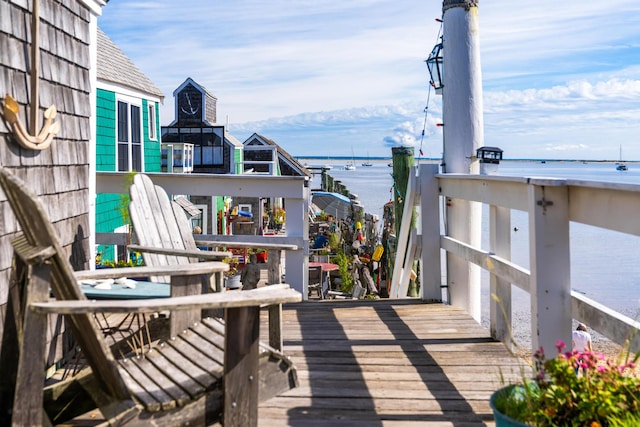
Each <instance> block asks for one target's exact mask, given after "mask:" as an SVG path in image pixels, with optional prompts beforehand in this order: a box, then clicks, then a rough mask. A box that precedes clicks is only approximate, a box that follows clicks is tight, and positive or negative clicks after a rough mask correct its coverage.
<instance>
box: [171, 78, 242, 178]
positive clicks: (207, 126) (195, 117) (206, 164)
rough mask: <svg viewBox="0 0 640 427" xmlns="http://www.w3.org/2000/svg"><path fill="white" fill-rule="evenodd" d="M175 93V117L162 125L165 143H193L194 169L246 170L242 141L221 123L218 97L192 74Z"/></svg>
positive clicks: (231, 171) (229, 171)
mask: <svg viewBox="0 0 640 427" xmlns="http://www.w3.org/2000/svg"><path fill="white" fill-rule="evenodd" d="M173 96H174V98H175V103H174V104H175V105H174V108H175V120H174V121H173V122H171V124H170V125H169V126H163V127H162V130H161V133H162V143H163V144H173V145H174V147H175V146H176V144H192V145H193V167H192V171H193V172H194V173H217V174H229V173H230V174H238V173H242V169H241V165H242V161H243V158H242V151H243V150H242V148H243V147H242V143H240V142H239V141H238V140H237V139H236V138H234V137H233V136H231V135H230V134H229V133H228V132H226V131H225V127H224V126H222V125H219V124H217V103H218V98H216V97H215V96H214V95H213V94H212V93H211V92H210V91H208V90H207V89H206V88H205V87H203V86H202V85H200V84H198V83H196V82H195V81H194V80H193V79H192V78H191V77H188V78H187V79H186V80H185V81H184V82H183V83H182V84H181V85H180V86H178V87H177V88H176V90H174V91H173ZM174 160H175V159H172V161H174ZM168 161H169V160H168Z"/></svg>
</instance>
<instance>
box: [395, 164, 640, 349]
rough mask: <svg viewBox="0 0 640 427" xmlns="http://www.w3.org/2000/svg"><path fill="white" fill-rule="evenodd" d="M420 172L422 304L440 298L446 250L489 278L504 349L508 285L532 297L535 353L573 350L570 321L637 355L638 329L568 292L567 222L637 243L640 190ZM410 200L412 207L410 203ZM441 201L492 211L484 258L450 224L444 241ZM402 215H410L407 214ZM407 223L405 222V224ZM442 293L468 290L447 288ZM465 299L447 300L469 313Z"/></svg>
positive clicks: (493, 319)
mask: <svg viewBox="0 0 640 427" xmlns="http://www.w3.org/2000/svg"><path fill="white" fill-rule="evenodd" d="M417 169H418V170H417V172H418V174H417V179H416V180H415V184H414V185H415V187H414V188H416V190H415V191H414V193H415V202H414V203H415V204H416V205H419V206H420V212H421V221H420V226H421V235H420V236H417V237H415V239H416V241H417V243H418V244H417V246H418V247H419V248H420V250H419V251H417V253H418V254H421V255H420V259H421V265H422V269H421V271H422V280H421V283H422V289H421V294H422V298H423V299H424V300H438V299H441V298H442V290H441V280H442V271H441V270H442V267H441V259H440V252H441V249H443V250H444V251H445V253H446V257H447V259H448V260H449V259H451V258H452V257H459V258H461V259H463V260H466V261H468V262H469V263H471V264H475V265H477V266H480V267H481V268H483V269H485V270H487V271H488V272H489V273H490V292H491V294H493V295H495V296H496V299H494V298H491V299H490V301H491V302H490V304H491V307H490V310H489V313H490V329H491V334H492V336H493V337H494V338H496V339H499V340H501V341H503V342H504V343H505V344H507V345H510V344H509V343H510V330H511V285H515V286H518V287H519V288H521V289H523V290H525V291H527V292H528V293H529V294H530V297H531V298H530V299H531V341H532V343H531V344H532V350H536V349H538V348H539V347H541V346H542V347H544V348H545V349H553V348H555V344H556V341H557V340H559V339H562V340H563V341H564V342H566V343H570V342H571V319H572V318H573V319H576V320H578V321H581V322H584V323H586V324H588V325H589V326H590V327H592V328H593V329H594V330H596V331H597V332H599V333H601V334H602V335H604V336H606V337H607V338H609V339H611V340H612V341H613V342H616V343H618V344H620V345H624V344H625V340H627V339H630V348H631V350H633V351H638V350H640V334H639V333H638V332H639V331H640V322H637V321H634V320H633V319H631V318H629V317H627V316H624V315H622V314H620V313H617V312H615V311H614V310H611V309H609V308H607V307H605V306H604V305H602V304H599V303H598V302H596V301H593V300H590V299H589V298H586V297H584V296H583V295H581V294H579V293H577V292H573V291H572V290H571V271H570V262H569V261H570V252H571V248H570V242H569V236H570V223H571V222H578V223H583V224H587V225H592V226H596V227H601V228H604V229H608V230H614V231H618V232H622V233H627V234H632V235H636V236H640V220H639V219H638V213H640V185H629V184H617V183H602V182H591V181H578V180H570V179H551V178H526V177H501V176H486V175H457V174H440V175H439V174H438V167H437V166H436V165H420V166H419V167H418V168H417ZM410 186H411V184H410ZM418 198H419V199H418ZM407 200H413V199H412V198H411V197H409V196H408V197H407ZM443 200H446V204H448V205H449V204H452V203H454V204H455V203H456V200H464V201H470V202H479V203H483V204H486V205H488V206H489V209H488V212H489V221H488V224H489V228H490V230H489V236H490V237H489V248H488V250H484V249H482V248H479V247H474V246H471V245H469V244H468V242H464V241H460V240H457V239H454V238H452V237H451V236H452V235H455V230H452V229H451V227H454V226H455V223H452V224H447V227H445V228H446V231H445V234H441V225H440V224H441V222H440V221H441V219H440V215H439V212H440V210H441V206H442V204H441V203H442V201H443ZM512 209H515V210H519V211H524V212H526V213H528V216H529V258H530V259H529V263H530V269H527V268H524V267H521V266H518V265H515V264H514V263H512V262H511V261H510V253H511V242H510V236H511V210H512ZM405 212H407V213H408V212H410V210H408V209H406V207H405ZM405 222H408V221H403V224H404V223H405ZM478 227H480V225H479V224H478ZM407 240H408V241H409V242H410V241H411V240H412V239H410V238H408V239H407ZM396 265H398V260H396ZM394 277H395V274H394ZM399 280H401V279H399ZM447 286H449V287H451V286H465V284H461V283H453V284H452V283H448V284H447ZM405 294H406V293H405ZM467 294H468V293H465V292H455V293H450V295H452V298H451V301H450V302H451V304H452V305H455V306H460V307H468V305H469V301H465V300H464V298H465V295H467ZM477 297H478V298H479V295H478V296H477ZM454 298H458V300H455V299H454ZM496 300H497V301H496ZM503 313H505V314H506V316H505V315H503Z"/></svg>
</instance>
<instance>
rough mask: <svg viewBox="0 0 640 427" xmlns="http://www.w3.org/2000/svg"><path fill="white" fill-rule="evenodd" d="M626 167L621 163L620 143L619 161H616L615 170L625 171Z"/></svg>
mask: <svg viewBox="0 0 640 427" xmlns="http://www.w3.org/2000/svg"><path fill="white" fill-rule="evenodd" d="M628 169H629V168H628V167H627V165H625V164H624V163H622V145H620V161H619V162H618V163H616V170H617V171H626V170H628Z"/></svg>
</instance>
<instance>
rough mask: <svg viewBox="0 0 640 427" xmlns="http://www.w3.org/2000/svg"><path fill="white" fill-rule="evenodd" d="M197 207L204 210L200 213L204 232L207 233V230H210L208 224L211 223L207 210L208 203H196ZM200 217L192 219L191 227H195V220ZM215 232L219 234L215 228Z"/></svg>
mask: <svg viewBox="0 0 640 427" xmlns="http://www.w3.org/2000/svg"><path fill="white" fill-rule="evenodd" d="M195 207H196V208H198V209H200V211H201V212H202V213H201V214H200V218H202V226H201V227H202V234H207V230H208V228H207V226H208V225H209V217H208V215H207V211H208V208H207V205H200V204H198V205H195ZM200 218H192V219H191V229H193V226H194V220H195V219H200ZM213 234H217V233H215V230H214V233H213Z"/></svg>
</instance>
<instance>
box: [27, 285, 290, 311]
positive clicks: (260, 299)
mask: <svg viewBox="0 0 640 427" xmlns="http://www.w3.org/2000/svg"><path fill="white" fill-rule="evenodd" d="M300 301H302V295H301V294H300V292H298V291H296V290H294V289H291V288H290V287H289V285H272V286H265V287H262V288H258V289H252V290H249V291H231V292H217V293H210V294H203V295H188V296H180V297H172V298H154V299H147V300H89V301H86V300H83V301H80V300H69V301H48V302H38V303H32V304H30V309H31V310H33V311H35V312H38V313H59V314H81V313H152V312H156V311H165V310H170V311H177V310H193V309H208V308H237V307H251V306H262V305H272V304H284V303H290V302H300Z"/></svg>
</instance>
